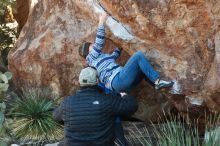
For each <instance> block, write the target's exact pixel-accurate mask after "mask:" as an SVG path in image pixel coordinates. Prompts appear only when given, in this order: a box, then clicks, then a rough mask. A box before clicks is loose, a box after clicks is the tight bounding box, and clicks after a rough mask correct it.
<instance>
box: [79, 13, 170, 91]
mask: <svg viewBox="0 0 220 146" xmlns="http://www.w3.org/2000/svg"><path fill="white" fill-rule="evenodd" d="M107 18H108V15H107V13H103V14H102V15H101V16H100V18H99V24H98V30H97V35H96V40H95V43H89V42H84V43H83V44H82V46H80V48H79V54H80V56H82V57H83V58H86V62H87V64H88V65H89V66H91V67H93V68H95V69H96V70H97V71H98V75H99V80H100V82H101V83H103V84H104V85H105V87H106V88H108V89H110V90H113V91H115V92H118V93H120V92H128V91H129V90H130V89H131V88H132V87H133V86H134V85H136V84H138V83H139V82H140V81H141V80H142V79H143V78H145V77H147V78H148V79H149V80H150V81H151V82H152V83H154V85H155V88H156V89H157V90H159V89H161V88H165V87H171V86H173V84H174V82H172V81H165V80H162V79H161V78H160V75H159V73H158V72H157V71H155V70H154V68H153V67H152V66H151V64H150V63H149V61H148V60H147V58H146V56H145V55H144V54H143V53H142V52H140V51H138V52H136V53H135V54H134V55H132V56H131V57H130V59H129V60H128V61H127V63H126V64H125V65H124V66H123V67H122V66H120V65H118V64H117V63H116V62H115V60H116V59H117V58H118V57H119V56H120V53H121V51H122V50H121V49H120V48H116V49H115V50H114V51H113V53H112V54H106V53H103V52H102V48H103V47H104V42H105V22H106V20H107Z"/></svg>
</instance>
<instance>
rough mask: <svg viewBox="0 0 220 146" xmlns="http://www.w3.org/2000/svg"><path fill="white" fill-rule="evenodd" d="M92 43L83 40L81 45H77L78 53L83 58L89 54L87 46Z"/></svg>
mask: <svg viewBox="0 0 220 146" xmlns="http://www.w3.org/2000/svg"><path fill="white" fill-rule="evenodd" d="M91 44H92V43H90V42H84V43H83V44H82V46H80V47H79V55H80V56H82V57H83V58H86V56H87V55H88V54H89V46H90V45H91Z"/></svg>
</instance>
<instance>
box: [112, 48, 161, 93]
mask: <svg viewBox="0 0 220 146" xmlns="http://www.w3.org/2000/svg"><path fill="white" fill-rule="evenodd" d="M144 77H147V78H148V79H149V80H150V81H151V82H153V83H154V82H155V81H156V80H157V79H158V78H159V77H160V75H159V73H158V72H157V71H155V70H154V69H153V67H152V66H151V64H150V63H149V61H148V60H147V58H146V56H145V55H144V54H143V52H140V51H138V52H136V53H135V54H134V55H133V56H131V58H130V59H129V60H128V62H127V63H126V64H125V66H124V67H123V68H122V70H121V71H120V72H119V73H118V74H117V75H116V76H115V77H114V79H113V81H112V87H113V89H114V90H115V91H116V92H128V91H129V90H130V89H131V88H132V87H133V86H135V85H137V84H138V83H140V81H141V80H142V79H143V78H144Z"/></svg>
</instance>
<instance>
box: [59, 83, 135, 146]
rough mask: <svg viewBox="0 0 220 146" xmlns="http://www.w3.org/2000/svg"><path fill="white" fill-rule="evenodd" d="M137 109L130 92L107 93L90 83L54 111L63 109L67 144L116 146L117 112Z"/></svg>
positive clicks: (118, 113)
mask: <svg viewBox="0 0 220 146" xmlns="http://www.w3.org/2000/svg"><path fill="white" fill-rule="evenodd" d="M136 110H137V101H136V100H135V98H133V97H131V96H128V95H126V96H125V97H124V98H121V97H120V96H116V95H114V94H108V95H106V94H105V93H103V92H102V91H101V90H100V89H99V87H98V86H87V87H82V88H81V89H80V90H79V91H77V92H76V94H75V95H73V96H69V97H67V98H66V99H65V100H64V101H63V102H62V104H61V106H60V108H59V110H58V111H57V113H56V111H55V114H58V113H59V112H60V111H62V120H63V121H64V134H65V137H64V145H65V146H88V145H90V146H113V145H114V139H115V135H114V124H115V116H116V115H131V114H133V113H134V112H135V111H136ZM55 118H56V119H58V120H59V118H60V117H57V116H56V115H55ZM60 120H61V119H60Z"/></svg>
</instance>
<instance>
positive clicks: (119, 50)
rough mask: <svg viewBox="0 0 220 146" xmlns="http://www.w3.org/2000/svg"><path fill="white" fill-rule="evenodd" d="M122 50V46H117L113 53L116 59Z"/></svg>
mask: <svg viewBox="0 0 220 146" xmlns="http://www.w3.org/2000/svg"><path fill="white" fill-rule="evenodd" d="M121 50H122V49H121V48H115V50H114V51H113V52H112V54H111V55H112V56H114V58H115V59H117V58H118V57H119V56H120V55H121Z"/></svg>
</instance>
